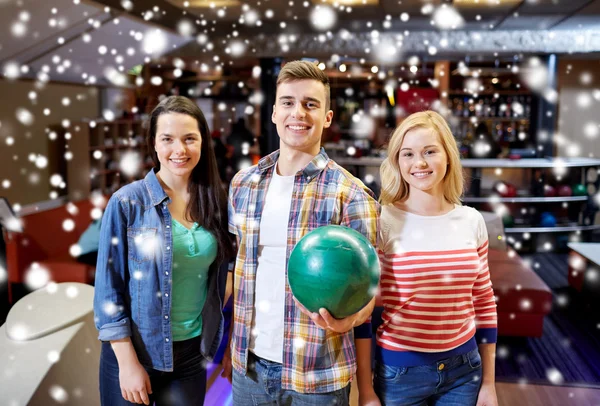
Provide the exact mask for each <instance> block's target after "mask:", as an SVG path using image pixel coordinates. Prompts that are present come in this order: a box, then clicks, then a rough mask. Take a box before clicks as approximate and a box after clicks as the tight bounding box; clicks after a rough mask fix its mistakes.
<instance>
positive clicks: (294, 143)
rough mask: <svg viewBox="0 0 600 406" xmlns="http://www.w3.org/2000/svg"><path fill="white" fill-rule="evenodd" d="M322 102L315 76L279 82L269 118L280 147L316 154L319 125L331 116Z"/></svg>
mask: <svg viewBox="0 0 600 406" xmlns="http://www.w3.org/2000/svg"><path fill="white" fill-rule="evenodd" d="M325 105H326V100H325V85H323V83H321V82H319V81H318V80H313V79H302V80H295V81H290V82H284V83H281V84H279V86H278V87H277V95H276V100H275V105H274V106H273V116H272V117H271V120H272V121H273V123H274V124H275V125H276V126H277V133H278V134H279V139H280V140H281V147H282V148H288V149H292V150H297V151H302V152H308V153H311V154H313V155H316V154H317V153H318V152H319V148H320V146H321V135H322V134H323V129H324V128H328V127H329V126H330V125H331V119H332V118H333V111H331V110H325V109H326V106H325Z"/></svg>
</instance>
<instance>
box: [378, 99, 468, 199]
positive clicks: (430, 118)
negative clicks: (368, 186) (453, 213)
mask: <svg viewBox="0 0 600 406" xmlns="http://www.w3.org/2000/svg"><path fill="white" fill-rule="evenodd" d="M415 128H426V129H429V130H431V131H433V132H434V133H435V134H438V136H439V139H440V142H441V144H442V147H443V148H444V151H445V152H446V156H447V157H448V168H447V170H446V175H445V176H444V180H443V191H444V198H445V199H446V200H447V201H448V202H450V203H454V204H460V197H461V196H462V194H463V188H464V175H463V169H462V165H461V163H460V154H459V152H458V146H457V145H456V140H455V139H454V136H453V135H452V131H450V127H448V123H446V120H444V118H443V117H442V116H441V115H439V114H438V113H436V112H435V111H431V110H428V111H422V112H419V113H414V114H411V115H410V116H408V117H406V118H405V119H404V121H403V122H402V123H401V124H400V125H399V126H398V127H397V128H396V129H395V130H394V132H393V133H392V137H391V139H390V142H389V145H388V157H387V158H386V159H385V160H384V161H383V163H382V164H381V167H380V169H379V171H380V174H381V196H380V198H379V201H380V202H381V204H382V205H385V204H389V203H394V202H396V201H404V200H406V199H407V198H408V195H409V192H410V189H409V185H408V182H407V181H406V180H405V179H404V178H402V174H401V172H400V163H399V162H398V159H399V156H400V148H401V146H402V142H403V141H404V137H405V136H406V133H408V132H409V131H410V130H414V129H415Z"/></svg>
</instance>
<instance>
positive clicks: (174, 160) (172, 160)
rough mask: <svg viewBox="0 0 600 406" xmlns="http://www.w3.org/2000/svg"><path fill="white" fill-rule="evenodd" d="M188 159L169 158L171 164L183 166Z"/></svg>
mask: <svg viewBox="0 0 600 406" xmlns="http://www.w3.org/2000/svg"><path fill="white" fill-rule="evenodd" d="M187 160H188V158H179V159H176V158H171V162H173V163H176V164H183V163H185V162H187Z"/></svg>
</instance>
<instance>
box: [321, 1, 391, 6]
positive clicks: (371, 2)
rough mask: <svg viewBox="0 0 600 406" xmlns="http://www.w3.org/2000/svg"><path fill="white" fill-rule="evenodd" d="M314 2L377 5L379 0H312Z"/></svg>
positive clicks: (343, 4) (341, 4)
mask: <svg viewBox="0 0 600 406" xmlns="http://www.w3.org/2000/svg"><path fill="white" fill-rule="evenodd" d="M312 3H313V4H323V3H326V4H339V5H340V6H352V7H359V6H377V5H379V0H312Z"/></svg>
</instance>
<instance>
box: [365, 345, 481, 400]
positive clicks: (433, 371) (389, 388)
mask: <svg viewBox="0 0 600 406" xmlns="http://www.w3.org/2000/svg"><path fill="white" fill-rule="evenodd" d="M481 377H482V372H481V357H480V356H479V351H478V350H477V348H476V349H474V350H472V351H471V352H468V353H466V354H463V355H457V356H454V357H450V358H447V359H443V360H440V361H438V362H436V363H433V364H429V365H422V366H416V367H393V366H389V365H384V364H381V363H379V362H377V363H376V364H375V378H374V379H375V380H374V388H375V393H377V396H379V399H380V400H381V404H382V405H385V406H400V405H402V406H425V405H429V406H433V405H435V406H469V405H473V406H474V405H475V404H476V403H477V395H478V394H479V388H480V387H481Z"/></svg>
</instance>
